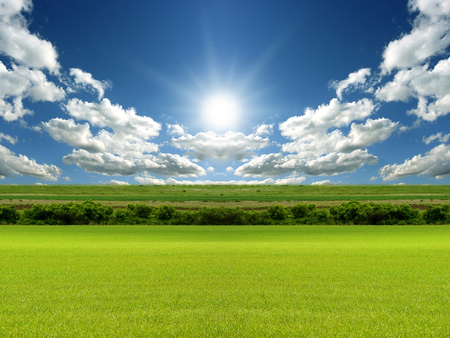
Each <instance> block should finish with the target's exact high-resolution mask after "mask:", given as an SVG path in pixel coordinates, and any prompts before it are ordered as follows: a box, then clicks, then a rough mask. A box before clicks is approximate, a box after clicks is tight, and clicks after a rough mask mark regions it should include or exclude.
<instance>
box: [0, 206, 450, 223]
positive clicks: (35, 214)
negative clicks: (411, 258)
mask: <svg viewBox="0 0 450 338" xmlns="http://www.w3.org/2000/svg"><path fill="white" fill-rule="evenodd" d="M0 223H1V224H22V225H32V224H33V225H89V224H92V225H107V224H110V225H115V224H117V225H119V224H126V225H134V224H149V225H150V224H160V225H270V224H273V225H283V224H285V225H287V224H324V225H335V224H342V225H344V224H348V225H408V224H450V204H439V205H429V206H428V207H427V209H426V210H423V211H420V210H417V209H413V208H411V206H410V205H409V204H398V205H395V204H391V203H372V202H370V203H361V202H359V201H354V200H352V201H349V202H345V203H342V204H341V205H338V206H332V207H330V208H329V209H325V208H317V206H316V205H315V204H296V205H293V206H291V207H285V206H283V205H281V204H276V205H272V206H269V207H268V208H267V209H266V210H262V211H261V210H244V209H242V208H240V207H233V208H231V207H230V208H228V207H217V208H208V207H204V208H201V209H199V210H182V211H180V210H176V209H175V207H174V206H172V205H167V204H162V205H160V206H157V207H153V206H149V205H147V204H128V205H127V207H126V208H122V209H114V208H113V207H111V206H105V205H102V204H101V203H96V202H93V201H85V202H83V203H73V202H70V203H52V204H48V205H44V204H34V205H33V206H32V207H31V208H30V209H25V210H21V211H19V210H17V209H16V206H14V205H5V204H3V205H0Z"/></svg>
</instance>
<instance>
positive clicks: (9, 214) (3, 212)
mask: <svg viewBox="0 0 450 338" xmlns="http://www.w3.org/2000/svg"><path fill="white" fill-rule="evenodd" d="M19 218H20V214H19V212H18V211H17V210H16V207H15V206H14V205H0V222H1V223H4V224H15V223H16V222H17V221H18V220H19Z"/></svg>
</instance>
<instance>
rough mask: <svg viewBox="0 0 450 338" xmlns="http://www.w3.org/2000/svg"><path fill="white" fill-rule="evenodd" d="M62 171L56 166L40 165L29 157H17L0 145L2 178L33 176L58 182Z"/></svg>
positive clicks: (0, 175)
mask: <svg viewBox="0 0 450 338" xmlns="http://www.w3.org/2000/svg"><path fill="white" fill-rule="evenodd" d="M61 172H62V171H61V169H60V168H58V167H56V166H55V165H48V164H38V163H36V161H35V160H33V159H29V158H28V157H27V156H24V155H19V156H16V155H15V154H14V153H13V152H12V151H10V150H9V149H7V148H6V147H4V146H2V145H0V177H2V178H4V177H11V176H14V175H20V176H24V175H25V176H33V177H36V178H39V179H43V180H47V181H57V180H58V177H59V176H60V175H61Z"/></svg>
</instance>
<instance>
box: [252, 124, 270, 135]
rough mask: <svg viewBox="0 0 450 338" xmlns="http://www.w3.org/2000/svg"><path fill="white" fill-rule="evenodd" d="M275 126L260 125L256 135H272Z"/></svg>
mask: <svg viewBox="0 0 450 338" xmlns="http://www.w3.org/2000/svg"><path fill="white" fill-rule="evenodd" d="M272 133H273V124H260V125H259V126H258V127H257V128H256V132H255V135H272Z"/></svg>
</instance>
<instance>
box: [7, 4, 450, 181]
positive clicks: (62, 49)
mask: <svg viewBox="0 0 450 338" xmlns="http://www.w3.org/2000/svg"><path fill="white" fill-rule="evenodd" d="M449 46H450V0H446V1H442V0H410V1H406V0H404V1H399V0H396V1H394V0H365V1H359V0H358V1H357V0H346V1H334V0H333V1H332V0H322V1H294V0H289V1H287V0H277V1H273V0H270V1H269V0H261V1H250V0H244V1H242V0H240V1H237V0H236V1H234V0H223V1H214V0H209V1H206V0H202V1H197V0H191V1H175V0H170V1H129V2H127V3H126V4H124V3H123V2H118V1H100V0H99V1H86V0H78V1H67V0H63V1H60V0H58V1H57V0H46V1H43V0H42V1H34V2H32V1H29V0H0V62H1V64H0V128H1V129H0V178H1V179H2V181H0V183H1V184H205V183H209V184H223V183H231V184H233V183H234V184H450V179H449V176H450V144H449V139H450V130H449V128H448V126H449V125H450V124H449V122H450V114H449V113H450V58H449V57H450V53H449Z"/></svg>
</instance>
